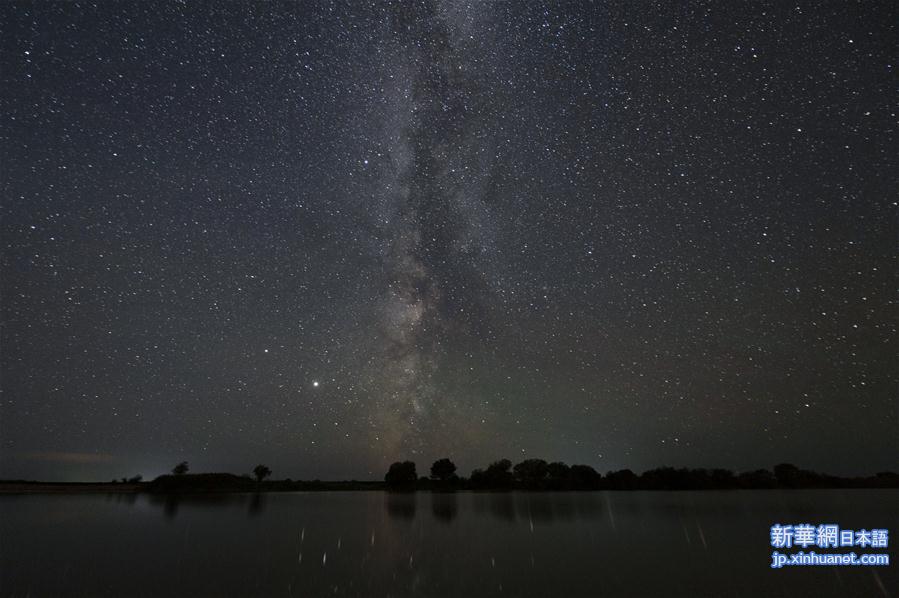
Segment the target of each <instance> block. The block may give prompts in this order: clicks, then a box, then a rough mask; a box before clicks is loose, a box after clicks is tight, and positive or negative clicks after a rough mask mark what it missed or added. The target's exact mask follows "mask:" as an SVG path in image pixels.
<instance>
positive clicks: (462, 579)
mask: <svg viewBox="0 0 899 598" xmlns="http://www.w3.org/2000/svg"><path fill="white" fill-rule="evenodd" d="M805 522H807V523H813V524H817V523H836V524H839V525H840V526H841V527H843V528H852V529H860V528H865V529H870V528H888V529H889V530H890V533H891V536H892V537H891V538H890V548H888V549H887V552H889V553H890V556H891V561H893V560H894V559H893V558H892V557H893V556H895V555H896V551H895V549H894V548H893V545H894V544H896V543H897V542H899V529H897V528H899V525H897V523H899V491H895V490H812V491H786V492H784V491H743V492H739V491H734V492H614V493H606V492H595V493H505V494H502V493H501V494H490V493H483V494H482V493H468V492H460V493H457V494H430V493H418V494H405V495H396V494H385V493H381V492H318V493H283V494H261V495H252V494H235V495H219V496H207V497H193V498H191V497H182V498H180V499H179V500H173V499H166V498H164V497H159V498H155V497H149V496H146V495H21V496H2V497H0V594H2V595H3V596H33V597H35V596H54V597H55V596H217V597H227V596H307V597H308V596H370V597H379V596H462V597H469V596H470V597H477V596H547V597H554V598H555V597H565V596H716V597H717V596H746V597H758V596H790V597H795V596H816V597H821V596H842V597H845V596H873V597H877V596H895V595H896V594H897V592H899V565H897V564H891V565H890V566H888V567H854V568H853V567H795V568H783V569H780V570H773V569H771V568H770V562H771V561H770V554H771V552H772V550H773V549H772V548H771V546H770V544H769V528H770V526H771V525H772V524H773V523H783V524H788V523H790V524H792V523H805Z"/></svg>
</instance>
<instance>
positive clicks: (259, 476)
mask: <svg viewBox="0 0 899 598" xmlns="http://www.w3.org/2000/svg"><path fill="white" fill-rule="evenodd" d="M253 475H255V476H256V481H257V482H261V481H262V480H264V479H265V478H267V477H268V476H270V475H272V470H271V469H269V468H268V467H266V466H265V465H261V464H260V465H257V466H256V467H254V468H253Z"/></svg>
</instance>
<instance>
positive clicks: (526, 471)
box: [514, 459, 549, 488]
mask: <svg viewBox="0 0 899 598" xmlns="http://www.w3.org/2000/svg"><path fill="white" fill-rule="evenodd" d="M514 471H515V479H517V480H518V481H519V482H520V483H521V484H522V485H523V486H524V487H525V488H541V487H542V486H543V485H544V483H545V482H546V478H547V476H548V475H549V468H548V467H547V465H546V461H544V460H543V459H526V460H524V461H522V462H521V463H519V464H518V465H516V466H515V469H514Z"/></svg>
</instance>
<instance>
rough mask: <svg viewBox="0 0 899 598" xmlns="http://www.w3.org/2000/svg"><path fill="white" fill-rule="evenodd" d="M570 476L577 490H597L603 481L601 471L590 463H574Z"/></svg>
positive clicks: (573, 486) (572, 485)
mask: <svg viewBox="0 0 899 598" xmlns="http://www.w3.org/2000/svg"><path fill="white" fill-rule="evenodd" d="M550 467H552V465H550ZM569 478H570V480H571V487H572V488H574V489H575V490H596V489H597V488H599V485H600V483H601V482H602V476H601V475H600V474H599V472H598V471H596V470H595V469H593V468H592V467H590V466H589V465H572V466H571V470H570V472H569Z"/></svg>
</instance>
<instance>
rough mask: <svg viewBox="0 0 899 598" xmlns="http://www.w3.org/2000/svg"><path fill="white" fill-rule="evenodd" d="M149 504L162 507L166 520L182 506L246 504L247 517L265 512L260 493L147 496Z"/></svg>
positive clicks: (208, 507) (204, 507)
mask: <svg viewBox="0 0 899 598" xmlns="http://www.w3.org/2000/svg"><path fill="white" fill-rule="evenodd" d="M146 496H147V497H148V499H149V503H150V504H151V505H153V506H157V507H162V510H163V513H165V516H166V517H168V518H170V519H171V518H174V517H175V515H177V514H178V509H180V508H181V507H182V506H186V507H199V508H203V509H216V508H224V507H228V506H234V505H244V504H247V515H248V516H250V517H254V516H256V515H258V514H259V513H262V512H263V511H264V510H265V496H264V493H262V492H255V493H253V494H242V493H229V492H209V493H202V494H176V493H172V494H147V495H146Z"/></svg>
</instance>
